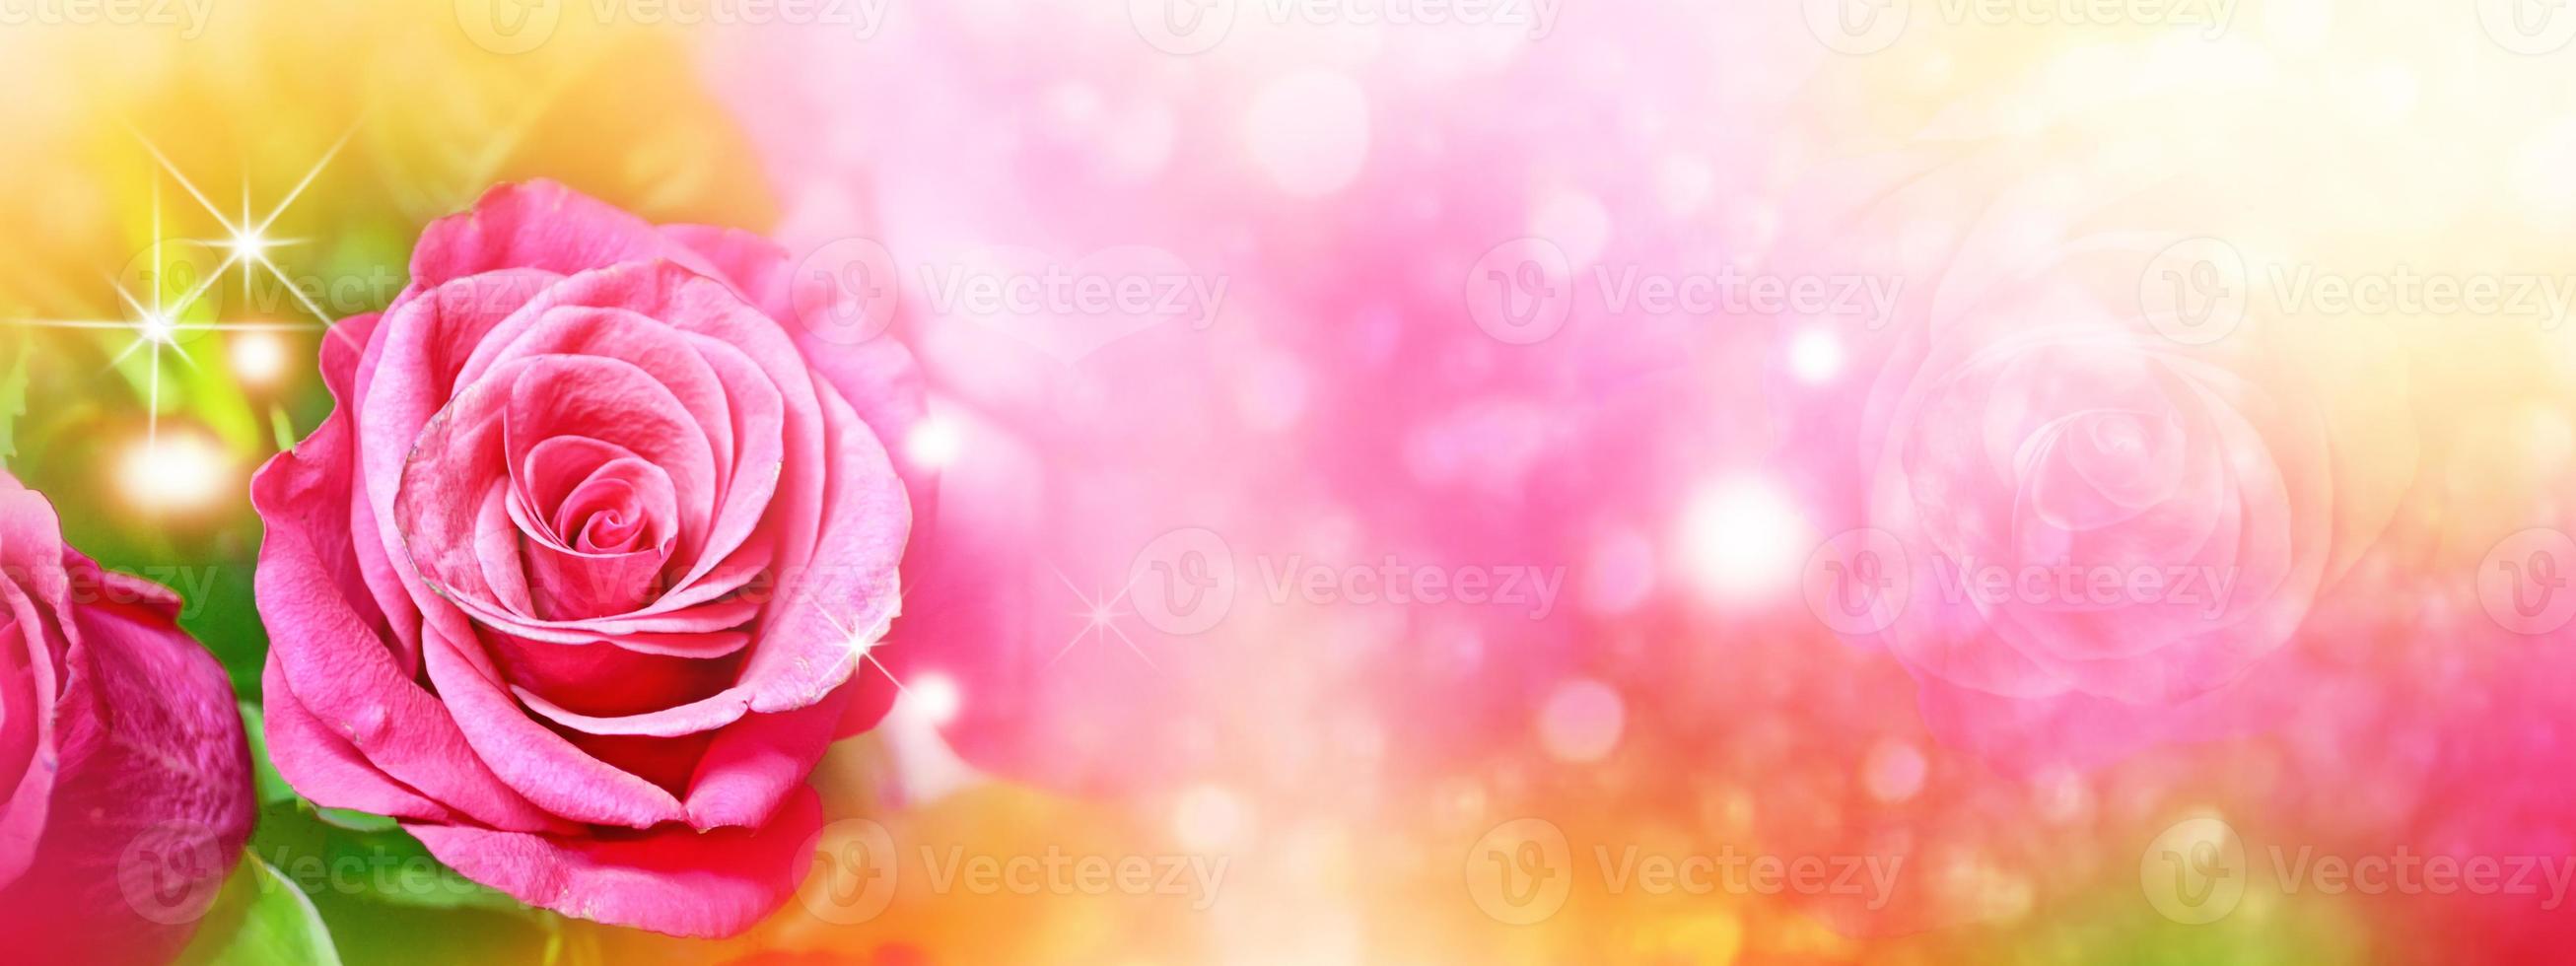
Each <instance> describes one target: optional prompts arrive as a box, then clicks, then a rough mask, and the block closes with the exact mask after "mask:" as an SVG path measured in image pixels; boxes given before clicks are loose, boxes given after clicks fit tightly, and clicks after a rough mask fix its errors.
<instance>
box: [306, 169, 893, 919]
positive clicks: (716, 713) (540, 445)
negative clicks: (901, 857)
mask: <svg viewBox="0 0 2576 966" xmlns="http://www.w3.org/2000/svg"><path fill="white" fill-rule="evenodd" d="M783 261H784V257H783V255H781V254H779V253H778V252H776V250H775V248H774V246H773V247H768V248H763V247H761V246H758V245H753V244H750V243H748V242H742V243H740V244H725V245H717V246H714V249H713V250H712V251H700V250H698V249H697V248H695V247H693V246H691V245H689V244H686V243H684V242H683V241H682V240H679V239H677V238H675V237H674V236H670V235H665V234H664V233H662V232H660V231H659V230H656V229H653V228H652V227H651V226H649V225H645V224H644V223H643V222H642V221H641V220H639V219H636V218H634V217H633V216H631V215H627V214H625V213H623V212H619V211H617V210H615V209H614V208H610V207H608V206H605V205H602V204H600V203H598V202H595V201H592V200H590V199H587V198H583V197H581V196H579V195H576V194H573V193H572V192H570V191H568V190H566V189H564V188H562V187H561V186H558V185H552V184H546V183H537V184H530V185H523V186H516V187H504V188H501V189H496V190H495V191H493V192H492V193H490V194H488V195H486V197H485V198H484V199H483V201H482V202H481V203H480V204H478V206H477V208H476V210H475V211H474V212H471V213H468V214H466V215H462V216H458V217H455V218H449V219H443V220H441V221H440V222H438V223H437V224H436V225H433V226H432V227H431V228H430V229H429V230H428V231H427V232H426V233H425V234H424V236H423V239H422V241H421V243H420V247H419V250H418V251H416V252H415V258H414V264H415V268H416V271H415V277H414V281H413V286H412V287H411V288H409V289H406V290H405V292H404V293H403V294H402V295H401V296H400V297H398V298H397V299H396V300H395V304H394V305H393V306H392V307H391V308H389V309H387V311H386V312H385V313H384V314H383V316H381V317H380V318H379V319H377V320H375V322H374V325H373V328H372V329H371V330H368V331H367V338H366V349H365V352H364V354H363V355H362V356H353V354H351V353H349V352H346V351H336V350H329V351H326V353H325V358H324V368H325V377H326V379H327V380H329V381H330V382H331V383H332V386H333V389H334V393H335V395H336V396H337V397H338V398H339V399H340V401H341V409H340V410H339V411H337V412H335V413H333V415H332V417H331V418H330V419H329V420H327V421H326V422H325V424H324V426H323V427H322V428H321V429H320V430H317V431H316V433H315V436H314V438H313V439H311V440H308V441H307V442H306V443H304V444H303V445H301V446H299V447H298V448H297V449H296V451H295V452H293V453H290V454H285V455H282V456H280V457H279V458H278V459H277V460H276V461H274V462H273V463H272V465H271V466H269V467H268V468H266V469H265V470H263V471H262V473H261V476H260V480H259V481H258V486H257V487H256V489H257V490H258V493H257V494H256V496H257V497H258V498H257V499H256V500H255V503H256V504H257V505H258V507H259V509H260V511H261V513H262V515H263V516H264V517H265V518H266V519H267V520H268V522H269V525H270V527H271V530H270V538H269V544H268V545H267V546H264V547H263V548H262V557H263V561H264V562H265V563H269V564H272V565H273V569H275V570H276V571H277V573H276V574H274V575H271V574H269V573H266V572H263V574H262V576H261V582H260V588H259V590H260V596H261V606H262V609H263V613H264V614H266V615H268V617H269V619H270V622H271V624H272V630H273V631H276V632H278V633H279V634H281V635H284V634H287V633H293V634H295V635H298V636H300V637H303V638H307V640H303V641H299V642H297V643H295V644H292V645H286V644H281V645H280V646H279V647H277V648H275V649H273V650H272V652H271V657H270V660H271V662H272V667H271V672H272V676H273V677H274V678H275V679H276V680H277V681H278V682H279V688H278V690H279V692H280V693H281V694H283V695H285V696H286V697H287V698H288V699H289V702H291V703H289V704H284V705H281V708H280V710H281V712H282V713H281V715H280V717H279V719H278V721H277V723H276V724H275V726H273V727H272V732H273V735H274V737H276V738H277V740H279V741H282V742H288V743H293V744H296V745H299V746H301V747H298V748H296V749H294V750H293V753H292V754H281V756H280V757H281V759H282V760H292V761H293V762H295V765H294V766H293V768H292V769H291V775H290V780H292V781H295V782H296V783H297V784H298V787H299V789H302V790H304V791H306V792H307V794H308V795H309V796H310V797H312V798H313V799H314V800H315V801H317V802H320V803H323V804H348V805H356V806H359V807H366V808H372V809H376V810H379V811H381V812H384V813H388V814H394V815H396V816H398V817H400V818H401V819H402V820H403V821H404V823H405V824H406V826H407V827H411V828H413V829H414V830H415V832H416V833H417V834H418V835H420V837H421V838H422V839H423V840H424V841H427V842H430V843H431V846H432V848H433V849H434V850H436V851H437V852H438V853H439V854H440V855H441V856H442V857H443V858H446V859H447V860H448V861H449V862H450V863H451V864H453V865H455V866H456V867H457V868H459V869H460V870H463V871H465V872H466V873H467V874H468V875H470V876H474V877H475V878H478V879H481V880H483V881H486V882H490V883H493V884H495V885H500V886H502V887H503V888H505V889H508V890H509V891H511V892H512V893H513V894H515V895H518V896H520V897H521V898H523V899H526V900H528V901H530V902H533V903H537V904H540V905H546V906H548V907H550V908H556V909H560V910H563V911H566V912H568V913H571V914H573V915H581V916H588V917H592V918H597V919H601V920H603V921H609V922H620V923H625V924H630V925H639V926H643V927H645V928H652V929H661V930H664V931H671V932H679V933H683V934H690V935H716V934H724V933H729V932H732V931H737V930H739V929H741V928H744V927H746V926H748V925H749V924H750V923H751V922H752V921H753V920H755V919H756V918H758V916H759V915H760V914H762V912H763V911H765V910H766V909H769V908H773V907H774V906H775V905H776V904H777V902H779V901H780V900H781V899H783V898H784V896H785V894H786V892H787V890H788V889H790V888H791V887H792V885H793V882H794V876H793V874H792V872H793V870H792V869H790V868H789V866H791V865H793V864H794V863H792V862H789V861H788V860H789V859H791V858H792V857H793V856H792V854H791V853H792V852H793V850H794V849H795V848H796V847H797V846H798V845H800V844H801V843H802V841H803V839H804V837H805V836H806V835H807V834H808V833H809V832H810V831H811V830H812V828H813V827H814V825H815V824H816V823H817V821H818V818H817V814H816V809H815V807H814V805H813V795H812V792H811V791H810V790H807V789H805V788H804V785H803V782H804V779H805V776H806V774H807V773H808V772H809V771H810V770H811V769H812V768H813V766H814V763H815V761H816V760H817V759H818V758H819V757H820V756H821V754H822V752H823V748H824V746H825V744H826V743H828V742H829V741H830V740H831V738H832V737H833V734H832V733H833V730H834V727H835V725H836V724H837V723H838V722H839V721H840V719H841V718H842V716H843V709H844V708H845V707H846V706H847V705H849V704H850V703H851V699H852V698H853V697H855V696H860V695H861V694H862V692H864V693H865V695H866V696H868V697H869V698H870V699H871V703H880V699H879V697H878V695H877V694H876V692H875V691H873V690H868V689H860V688H852V687H850V681H851V678H852V675H853V673H854V671H855V669H856V667H857V666H858V661H859V658H860V655H861V654H863V653H864V652H865V650H866V649H867V648H868V647H871V646H873V645H874V643H875V642H876V641H878V640H880V639H881V638H882V637H883V635H884V634H885V633H886V632H887V630H888V627H889V625H890V623H891V622H892V621H893V619H894V617H895V615H896V612H897V611H898V609H899V604H900V599H901V593H900V580H901V573H902V566H903V556H904V550H905V546H906V543H907V541H908V540H909V534H910V531H911V519H912V509H911V505H912V500H913V499H914V497H915V496H916V493H915V492H913V491H914V490H916V489H920V490H922V491H923V492H921V493H919V494H918V495H920V496H922V497H924V498H926V496H927V493H926V481H927V479H928V477H927V475H926V474H923V475H921V476H919V477H918V479H917V480H913V481H908V480H907V478H906V477H905V476H902V475H899V474H898V467H897V466H896V465H895V462H894V460H892V459H891V458H890V456H889V453H888V447H887V446H886V445H885V443H884V438H883V436H882V435H881V434H884V433H894V432H899V431H900V430H898V429H895V428H893V427H895V426H896V425H897V421H898V420H903V421H909V420H912V419H917V418H918V416H919V414H920V412H921V409H920V399H921V395H920V384H919V382H918V379H917V374H915V373H914V372H913V370H912V367H911V363H910V359H909V357H908V355H906V354H904V353H903V352H902V351H901V349H900V347H898V346H894V345H892V343H891V342H888V343H886V344H885V345H881V346H878V347H875V348H872V349H869V350H867V351H865V352H859V353H852V354H851V355H853V356H854V357H855V356H864V357H865V358H866V359H867V360H870V361H867V362H866V363H865V364H863V365H861V366H860V367H859V368H857V369H845V370H840V371H837V372H833V373H831V374H829V375H828V376H827V375H819V373H822V372H823V369H822V368H821V367H822V366H824V365H825V363H824V362H823V361H822V360H819V359H817V358H811V357H809V356H808V353H807V348H808V347H807V346H805V345H803V344H802V343H801V342H800V337H799V336H797V335H795V334H793V332H792V328H791V326H789V325H788V324H786V323H785V322H783V321H782V319H781V318H780V317H779V314H778V313H779V312H783V311H786V309H784V308H777V306H788V305H789V303H792V301H793V299H792V298H791V297H790V295H789V293H788V292H787V291H786V289H785V279H784V278H783V276H782V275H780V274H779V273H780V272H782V271H783ZM720 262H721V263H725V264H724V265H723V266H722V267H720V265H719V263H720ZM738 273H740V274H738ZM755 274H757V275H758V276H759V278H760V279H762V280H755V281H751V282H748V283H745V282H743V281H741V279H744V278H751V277H753V275H755ZM755 289H759V290H765V291H762V292H760V294H753V290H755ZM791 307H792V306H791ZM764 309H766V310H767V311H764ZM880 382H881V384H879V383H880ZM854 401H855V402H856V403H857V405H856V406H854ZM889 414H891V415H889ZM877 420H883V422H882V423H879V422H873V421H877ZM335 524H336V526H335ZM371 605H372V606H371ZM351 718H354V719H357V720H344V719H351ZM388 722H398V723H400V724H401V725H402V727H401V728H399V729H397V728H393V727H390V726H389V725H388ZM362 725H363V727H362ZM406 742H407V743H408V744H405V743H406ZM478 779H479V781H478ZM308 786H310V787H308ZM495 795H501V796H506V797H503V798H499V799H498V800H499V801H500V802H503V803H510V804H513V805H514V806H515V808H523V809H525V812H526V814H521V813H518V812H516V810H515V809H503V810H500V811H509V812H511V813H510V814H495V812H496V809H495V807H494V801H492V800H489V799H491V798H493V796H495ZM442 810H443V812H442ZM708 830H713V831H708ZM724 843H731V844H732V845H733V847H734V848H733V850H732V851H730V852H728V851H725V850H723V849H720V848H717V846H718V845H719V844H724ZM764 849H767V850H770V852H772V853H774V856H773V857H774V858H775V859H776V860H777V862H776V863H775V865H776V868H777V871H778V874H775V875H771V874H769V873H768V872H767V871H766V870H764V871H763V872H762V874H759V875H752V876H746V875H744V874H742V870H743V862H745V861H746V860H747V858H746V857H749V858H752V859H757V857H758V856H759V855H760V854H763V852H762V850H764ZM760 862H761V863H763V864H768V860H765V859H764V860H760Z"/></svg>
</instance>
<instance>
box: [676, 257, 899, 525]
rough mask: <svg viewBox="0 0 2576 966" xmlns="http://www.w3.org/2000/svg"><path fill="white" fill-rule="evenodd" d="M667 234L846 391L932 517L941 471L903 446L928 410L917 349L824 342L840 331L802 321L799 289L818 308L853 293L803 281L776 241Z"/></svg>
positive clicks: (885, 340) (886, 341)
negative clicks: (830, 332) (774, 322)
mask: <svg viewBox="0 0 2576 966" xmlns="http://www.w3.org/2000/svg"><path fill="white" fill-rule="evenodd" d="M661 231H662V235H663V237H666V238H669V239H670V240H671V241H672V242H674V243H675V244H677V245H679V246H681V247H684V248H687V249H689V250H690V251H693V252H696V253H697V254H698V256H699V257H700V258H703V259H705V260H706V262H707V263H708V264H709V265H712V266H713V267H714V269H715V270H716V271H717V272H718V273H719V274H720V275H721V276H722V277H723V278H724V279H725V281H727V282H729V283H731V284H732V285H733V287H734V288H735V289H736V290H737V291H739V292H741V293H742V295H743V297H744V298H746V299H748V300H750V302H751V304H752V305H754V306H757V307H759V309H760V310H761V311H762V312H764V313H767V314H768V315H769V317H770V318H772V319H775V320H777V322H778V324H779V325H780V326H781V327H782V328H784V329H785V330H786V331H787V333H788V334H789V336H790V337H791V338H792V339H793V340H794V342H795V344H796V348H797V350H798V351H799V352H801V353H803V354H804V356H805V361H806V363H807V364H808V365H809V366H811V367H812V368H813V370H814V371H815V373H816V374H818V375H820V376H821V377H822V381H824V382H826V383H829V384H831V386H832V388H835V389H838V390H840V391H841V398H842V399H845V400H847V401H849V404H850V408H851V409H853V410H855V411H856V412H857V413H858V414H859V418H860V419H861V420H863V421H865V422H866V423H867V424H868V428H869V429H871V430H874V431H876V434H877V439H878V440H880V441H882V442H884V443H885V445H886V448H887V449H888V450H890V451H892V452H893V454H894V460H895V469H896V470H898V471H900V472H901V473H902V474H903V478H904V482H905V483H906V484H907V485H909V486H910V488H911V489H912V491H913V493H912V498H913V504H914V505H913V509H914V511H915V512H916V513H918V514H921V515H923V516H927V515H929V511H930V506H929V503H930V494H931V490H932V484H934V483H935V482H936V480H937V478H938V473H937V468H936V467H931V466H925V465H918V464H916V463H915V462H914V461H912V460H910V459H907V458H906V457H905V453H904V448H905V447H904V445H903V443H904V440H906V439H907V438H909V437H910V436H911V434H912V431H913V430H914V428H916V427H918V426H919V425H920V424H921V421H922V419H923V418H924V417H925V416H926V415H927V414H928V412H929V406H928V398H929V393H928V390H927V388H926V387H925V386H924V384H923V380H922V375H921V366H920V364H919V363H918V362H917V361H916V360H914V359H913V356H912V350H910V349H908V348H906V347H905V346H904V344H903V342H902V341H900V340H898V339H895V338H892V337H882V338H874V339H869V340H866V341H864V342H860V343H858V344H856V345H836V344H832V343H828V342H825V341H823V340H822V339H821V338H820V337H819V332H821V331H825V330H829V329H832V328H834V327H828V326H811V325H806V324H804V322H803V320H802V317H801V315H800V313H799V312H798V311H797V301H798V300H797V291H796V286H798V285H805V286H809V287H812V289H813V290H812V291H809V292H808V293H807V299H808V301H809V302H812V303H814V304H820V301H821V300H832V299H843V300H845V299H848V298H849V297H850V296H849V295H848V294H847V293H843V292H840V291H838V290H837V289H836V288H835V287H834V286H833V283H831V282H830V281H828V280H822V279H816V278H812V277H803V278H800V277H799V276H798V273H796V272H795V271H794V265H793V263H792V260H791V259H790V257H789V256H788V253H787V250H786V249H784V248H781V247H779V245H778V243H776V242H773V241H770V240H769V239H767V238H764V237H761V236H759V235H755V234H752V233H750V232H746V231H741V230H739V229H733V228H716V227H712V226H708V225H665V226H662V229H661ZM844 317H846V316H844Z"/></svg>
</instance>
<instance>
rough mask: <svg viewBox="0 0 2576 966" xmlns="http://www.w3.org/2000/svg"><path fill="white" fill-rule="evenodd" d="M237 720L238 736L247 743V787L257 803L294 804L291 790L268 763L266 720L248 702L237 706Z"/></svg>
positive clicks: (256, 708)
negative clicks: (239, 722)
mask: <svg viewBox="0 0 2576 966" xmlns="http://www.w3.org/2000/svg"><path fill="white" fill-rule="evenodd" d="M241 716H242V734H243V735H244V736H246V737H248V738H249V739H250V773H251V784H252V786H253V787H255V788H257V789H258V790H259V803H260V804H262V805H274V804H277V803H279V802H291V801H294V800H295V789H294V787H293V786H290V785H288V784H287V783H286V779H285V778H284V777H281V776H280V775H278V773H277V766H276V765H274V764H272V763H270V762H269V760H268V728H267V726H266V724H267V720H266V719H265V718H263V717H261V715H260V712H259V707H258V706H257V705H253V704H251V703H250V702H248V701H244V702H241Z"/></svg>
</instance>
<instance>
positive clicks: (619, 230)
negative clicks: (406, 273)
mask: <svg viewBox="0 0 2576 966" xmlns="http://www.w3.org/2000/svg"><path fill="white" fill-rule="evenodd" d="M669 248H670V246H669V245H667V244H666V243H664V242H663V240H662V239H661V237H660V236H659V235H657V234H655V233H654V231H653V226H652V225H650V224H648V223H646V222H645V221H644V220H643V219H641V218H637V217H635V216H634V215H630V214H627V213H626V212H623V211H619V210H617V208H616V207H615V206H612V205H609V204H607V203H605V202H602V201H598V200H596V199H593V198H591V197H589V196H587V195H583V194H580V193H578V192H575V191H573V190H571V189H569V188H566V187H564V186H563V185H560V184H557V183H555V182H552V181H530V182H526V183H524V184H505V185H499V186H496V187H494V188H493V189H492V190H490V191H487V192H484V194H483V197H482V198H481V199H480V200H478V201H476V202H475V203H474V209H473V210H472V211H469V212H466V213H464V214H461V215H450V216H448V217H445V218H441V219H439V220H437V221H434V222H431V223H430V225H429V227H428V228H426V229H423V230H422V231H421V233H420V242H419V244H418V245H416V246H414V247H413V248H412V254H411V277H412V284H413V285H415V286H438V285H442V284H445V283H447V282H449V281H451V280H454V279H460V278H470V277H474V276H479V275H485V274H488V273H491V272H498V271H503V270H506V269H513V268H533V269H539V270H542V271H547V272H551V273H554V274H557V275H570V274H572V273H574V272H579V271H583V270H586V269H592V268H598V267H600V266H603V265H614V264H617V263H619V262H630V261H636V260H639V259H648V258H654V257H657V256H661V255H663V254H665V253H666V252H667V251H668V249H669Z"/></svg>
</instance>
